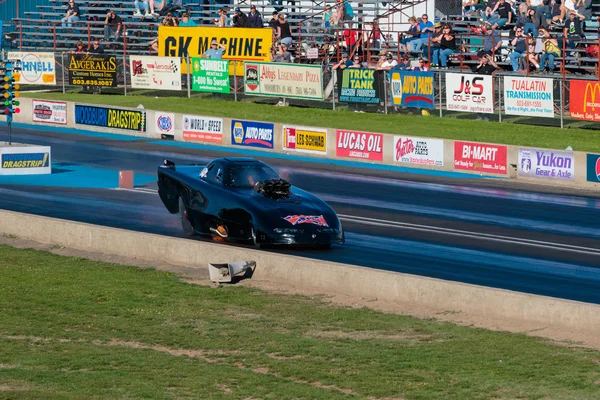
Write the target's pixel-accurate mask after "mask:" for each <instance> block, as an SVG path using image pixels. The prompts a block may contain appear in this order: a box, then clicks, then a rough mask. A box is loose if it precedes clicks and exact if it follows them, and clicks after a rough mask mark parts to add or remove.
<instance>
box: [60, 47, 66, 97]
mask: <svg viewBox="0 0 600 400" xmlns="http://www.w3.org/2000/svg"><path fill="white" fill-rule="evenodd" d="M60 62H61V63H62V87H63V94H65V52H64V51H63V52H62V53H60Z"/></svg>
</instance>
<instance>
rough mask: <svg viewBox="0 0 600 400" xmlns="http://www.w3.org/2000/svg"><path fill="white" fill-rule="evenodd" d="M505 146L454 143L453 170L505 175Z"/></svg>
mask: <svg viewBox="0 0 600 400" xmlns="http://www.w3.org/2000/svg"><path fill="white" fill-rule="evenodd" d="M506 153H507V151H506V146H497V145H494V144H481V143H470V142H458V141H456V142H454V168H456V169H465V170H470V171H480V172H489V173H492V174H502V175H505V174H506V164H507V157H506Z"/></svg>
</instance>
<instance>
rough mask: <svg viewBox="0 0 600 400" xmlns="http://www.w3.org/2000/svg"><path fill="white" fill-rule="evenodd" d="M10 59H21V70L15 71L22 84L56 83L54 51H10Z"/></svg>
mask: <svg viewBox="0 0 600 400" xmlns="http://www.w3.org/2000/svg"><path fill="white" fill-rule="evenodd" d="M8 58H9V59H17V60H21V71H20V72H19V73H16V72H15V73H14V74H13V76H14V77H15V82H18V83H19V84H21V85H56V63H55V59H54V53H37V52H26V51H9V52H8Z"/></svg>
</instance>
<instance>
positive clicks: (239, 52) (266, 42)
mask: <svg viewBox="0 0 600 400" xmlns="http://www.w3.org/2000/svg"><path fill="white" fill-rule="evenodd" d="M213 39H215V40H216V41H217V42H219V43H221V44H223V45H224V46H225V53H224V54H223V59H225V60H240V61H269V60H270V59H271V46H272V45H273V29H271V28H219V27H216V26H215V27H205V26H198V27H192V26H184V27H173V26H160V27H159V28H158V55H160V56H166V57H180V58H181V59H182V60H181V72H182V73H187V64H186V62H185V57H186V55H189V56H190V58H192V57H199V56H201V55H202V54H204V52H205V51H206V50H208V49H210V43H211V42H212V40H213Z"/></svg>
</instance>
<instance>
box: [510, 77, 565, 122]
mask: <svg viewBox="0 0 600 400" xmlns="http://www.w3.org/2000/svg"><path fill="white" fill-rule="evenodd" d="M504 112H505V113H506V114H511V115H530V116H532V117H546V118H554V86H553V80H552V79H546V78H527V77H522V76H505V77H504Z"/></svg>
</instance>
